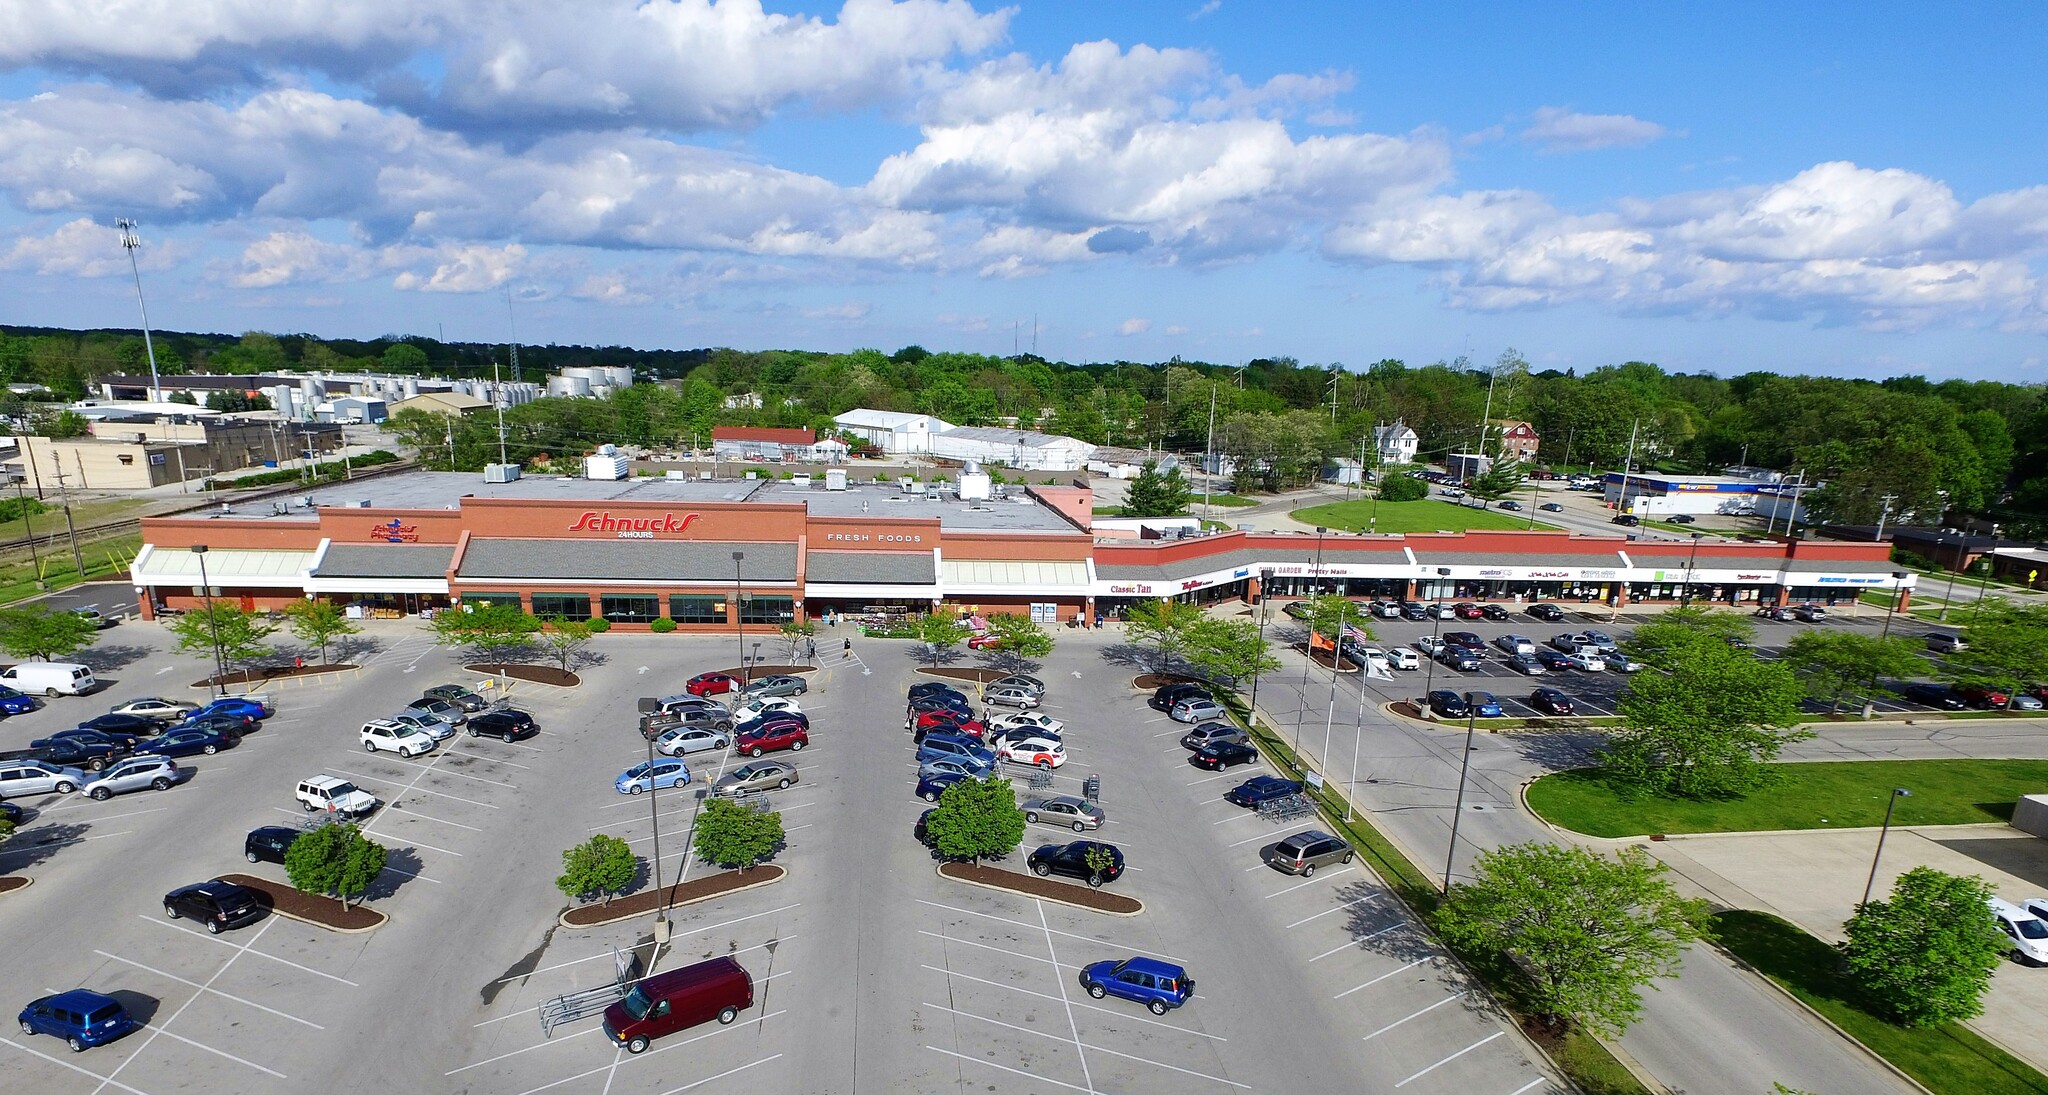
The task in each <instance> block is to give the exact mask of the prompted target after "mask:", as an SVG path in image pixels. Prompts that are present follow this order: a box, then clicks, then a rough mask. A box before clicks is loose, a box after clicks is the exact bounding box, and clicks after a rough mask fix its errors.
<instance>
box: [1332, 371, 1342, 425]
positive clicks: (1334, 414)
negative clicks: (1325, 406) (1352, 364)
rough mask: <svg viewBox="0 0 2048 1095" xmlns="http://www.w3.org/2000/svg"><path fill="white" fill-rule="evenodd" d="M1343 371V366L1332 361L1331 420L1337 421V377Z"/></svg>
mask: <svg viewBox="0 0 2048 1095" xmlns="http://www.w3.org/2000/svg"><path fill="white" fill-rule="evenodd" d="M1341 372H1342V370H1341V367H1340V366H1338V365H1337V364H1336V363H1335V362H1332V363H1331V365H1330V421H1332V422H1335V421H1337V379H1338V376H1339V375H1340V374H1341Z"/></svg>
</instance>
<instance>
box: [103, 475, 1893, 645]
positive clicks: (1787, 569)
mask: <svg viewBox="0 0 2048 1095" xmlns="http://www.w3.org/2000/svg"><path fill="white" fill-rule="evenodd" d="M1092 502H1093V494H1092V492H1091V491H1090V490H1088V489H1087V487H1086V486H1084V485H1075V486H1065V487H1029V488H1016V487H1013V488H1009V490H1008V491H1007V492H1003V491H1001V490H998V491H997V492H996V495H995V496H994V497H988V498H968V499H965V500H963V499H961V498H960V497H959V496H958V495H957V493H955V492H953V491H952V490H951V489H950V485H948V487H947V489H945V490H943V491H942V490H941V489H939V488H937V487H933V486H929V485H925V484H915V483H908V484H906V483H901V482H896V481H890V482H886V483H882V482H876V483H859V482H856V483H851V484H848V485H847V486H846V487H845V489H836V490H833V489H826V484H825V483H823V482H813V483H803V482H800V481H799V482H791V481H776V480H767V479H748V480H703V479H685V478H637V479H625V480H617V481H603V480H588V479H560V478H551V477H550V478H526V479H520V480H515V481H513V482H510V483H486V482H483V481H482V480H481V479H480V478H479V477H478V476H475V475H470V474H464V473H453V472H405V473H400V474H397V475H391V476H385V477H380V478H373V479H366V480H362V481H358V482H355V483H347V484H336V485H332V486H330V487H327V488H324V489H323V490H321V491H317V492H315V493H314V494H313V495H312V496H310V497H293V498H290V499H285V500H279V501H275V502H271V501H265V502H261V503H250V504H244V505H242V506H239V507H232V506H224V507H222V508H221V509H220V510H219V511H218V512H214V513H209V514H206V515H204V516H183V517H167V518H145V519H144V520H143V522H142V531H143V542H144V544H143V548H142V550H141V552H140V554H138V555H137V557H136V560H135V564H134V567H133V570H132V572H131V574H132V579H133V582H134V585H135V592H136V596H137V599H138V602H139V604H140V606H141V609H142V612H143V614H144V615H145V616H146V617H150V616H154V614H155V613H156V612H157V611H158V610H160V609H170V610H174V611H182V610H185V609H189V608H192V607H194V606H195V605H197V604H198V603H200V601H201V599H202V597H203V596H204V595H205V594H206V593H207V591H208V590H207V587H209V586H210V587H211V593H212V596H214V597H215V598H224V599H227V600H228V601H229V602H230V603H237V604H240V605H241V606H242V607H243V608H246V609H250V610H272V609H278V608H282V607H284V606H285V605H287V604H289V603H291V602H293V601H296V600H299V599H302V598H321V599H326V600H331V601H333V602H335V603H336V604H339V605H342V606H344V607H346V608H348V609H349V610H350V612H351V614H352V615H361V616H407V615H417V614H421V613H423V612H430V611H436V610H440V609H444V608H448V607H450V606H455V605H462V604H471V605H475V604H482V603H487V602H514V603H518V604H520V605H521V606H522V607H524V608H525V609H526V610H527V611H529V612H532V613H534V614H535V615H540V616H550V615H560V616H563V617H568V618H584V617H592V616H601V617H603V618H605V619H607V620H609V621H610V622H611V623H613V624H614V625H616V626H619V627H621V628H626V629H639V628H645V627H646V626H647V625H648V624H650V623H651V622H653V621H654V620H656V619H659V618H664V617H666V618H668V619H672V620H674V621H675V622H676V624H677V625H678V628H679V629H680V630H685V631H707V630H715V629H719V628H730V627H732V626H734V625H735V624H767V625H774V624H778V623H781V622H782V621H785V620H790V619H801V618H813V617H819V616H822V615H824V614H826V613H828V612H831V613H836V614H840V615H860V614H867V613H878V612H879V613H912V612H922V611H927V610H929V609H931V608H932V607H933V606H935V605H941V606H950V607H954V608H958V609H962V610H969V611H973V612H976V613H980V614H987V613H991V612H1016V613H1029V614H1031V615H1033V616H1034V617H1036V618H1038V619H1040V620H1041V621H1046V622H1051V621H1055V620H1058V621H1068V620H1083V621H1086V620H1092V619H1093V618H1095V617H1096V616H1097V615H1102V616H1115V615H1117V614H1118V613H1119V611H1120V610H1121V609H1122V608H1124V607H1127V606H1129V605H1131V604H1133V603H1136V602H1138V601H1141V600H1147V599H1156V598H1161V597H1170V598H1176V599H1181V600H1188V601H1196V602H1210V601H1216V600H1222V599H1243V600H1247V601H1250V600H1255V599H1257V598H1259V597H1260V596H1261V594H1262V586H1263V587H1264V591H1270V592H1271V593H1272V594H1273V595H1275V596H1303V595H1306V594H1309V593H1311V592H1316V591H1326V592H1334V593H1343V594H1347V595H1351V596H1361V597H1363V596H1381V597H1397V598H1407V599H1416V600H1435V599H1448V598H1457V599H1473V600H1479V599H1493V600H1513V599H1517V598H1521V599H1544V600H1580V601H1588V602H1592V601H1598V602H1602V603H1614V604H1622V603H1630V602H1636V601H1667V600H1677V599H1679V598H1680V597H1681V596H1684V595H1685V591H1686V590H1687V589H1688V588H1690V590H1691V596H1692V597H1693V598H1694V599H1709V600H1713V601H1717V602H1722V603H1727V604H1736V605H1741V604H1745V603H1755V604H1764V603H1785V602H1788V601H1803V600H1817V601H1828V602H1830V603H1832V602H1833V601H1834V600H1835V599H1837V598H1854V597H1855V596H1856V595H1857V593H1858V591H1859V590H1862V589H1884V590H1891V589H1895V588H1901V587H1910V586H1911V584H1912V579H1911V577H1910V576H1905V575H1903V574H1902V573H1901V572H1897V571H1895V569H1894V567H1893V566H1892V564H1891V562H1890V560H1889V558H1888V555H1887V551H1886V548H1885V545H1882V544H1857V543H1835V542H1822V541H1793V542H1789V543H1786V542H1779V541H1768V542H1759V543H1743V542H1737V541H1722V540H1713V539H1709V540H1705V541H1703V542H1702V541H1694V540H1690V539H1688V540H1682V541H1681V540H1641V539H1629V538H1624V537H1621V536H1583V535H1577V534H1571V533H1564V532H1473V533H1466V534H1456V533H1436V534H1429V535H1405V536H1402V535H1393V536H1358V535H1349V534H1338V533H1331V534H1327V535H1314V534H1307V533H1253V532H1228V533H1219V534H1214V535H1209V536H1200V537H1192V538H1188V539H1181V540H1165V541H1160V540H1155V541H1139V542H1132V541H1128V540H1125V541H1119V542H1108V541H1100V542H1099V541H1097V540H1096V538H1095V537H1094V536H1092V535H1091V534H1090V533H1089V532H1088V527H1089V522H1090V517H1091V509H1092ZM202 572H203V583H204V584H202ZM1269 572H1270V573H1269Z"/></svg>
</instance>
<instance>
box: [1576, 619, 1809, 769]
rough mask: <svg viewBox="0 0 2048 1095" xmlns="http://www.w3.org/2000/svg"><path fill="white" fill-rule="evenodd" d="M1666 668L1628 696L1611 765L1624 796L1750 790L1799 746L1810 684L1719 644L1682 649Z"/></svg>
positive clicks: (1638, 680)
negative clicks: (1787, 752) (1801, 718)
mask: <svg viewBox="0 0 2048 1095" xmlns="http://www.w3.org/2000/svg"><path fill="white" fill-rule="evenodd" d="M1665 668H1666V669H1667V670H1668V672H1665V673H1640V674H1637V675H1636V677H1635V678H1634V679H1633V680H1631V681H1630V682H1629V686H1628V690H1627V691H1625V692H1624V693H1622V696H1621V702H1620V704H1619V705H1618V708H1617V711H1616V713H1617V714H1619V715H1620V716H1621V719H1622V726H1621V728H1620V729H1618V730H1616V731H1615V732H1614V734H1613V735H1612V736H1611V737H1610V738H1609V739H1608V744H1607V749H1606V754H1605V763H1606V765H1607V767H1608V770H1609V772H1610V774H1611V775H1612V777H1613V778H1614V779H1615V781H1616V783H1617V785H1618V788H1619V789H1620V790H1621V791H1622V792H1623V793H1624V794H1672V795H1682V796H1687V797H1694V798H1697V797H1704V796H1709V795H1731V794H1745V793H1747V792H1749V791H1751V790H1754V789H1756V788H1757V787H1759V786H1761V785H1762V784H1763V782H1764V780H1765V779H1766V778H1767V777H1768V775H1769V773H1770V769H1769V768H1768V767H1766V766H1767V765H1768V764H1770V762H1772V761H1773V760H1776V759H1777V756H1778V752H1779V751H1780V750H1781V749H1783V748H1784V747H1785V746H1786V745H1788V744H1790V743H1791V742H1795V741H1800V740H1802V739H1805V738H1808V737H1811V736H1812V734H1811V733H1810V732H1805V731H1795V730H1792V729H1790V727H1792V726H1793V725H1794V724H1795V723H1796V721H1797V720H1798V718H1799V702H1800V699H1801V698H1802V696H1801V693H1802V689H1801V688H1800V685H1799V681H1798V679H1797V678H1795V677H1794V676H1793V675H1792V671H1791V670H1789V669H1787V668H1785V666H1784V665H1782V664H1780V663H1778V662H1767V661H1763V660H1761V659H1759V658H1757V657H1754V656H1753V655H1751V654H1749V653H1748V652H1747V651H1743V650H1737V649H1734V648H1733V647H1730V646H1728V645H1727V644H1726V643H1722V642H1718V641H1714V642H1707V643H1700V644H1695V645H1693V646H1690V647H1678V648H1675V652H1673V653H1671V654H1670V655H1669V657H1668V659H1667V664H1666V666H1665Z"/></svg>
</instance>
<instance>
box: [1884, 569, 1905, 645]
mask: <svg viewBox="0 0 2048 1095" xmlns="http://www.w3.org/2000/svg"><path fill="white" fill-rule="evenodd" d="M1905 582H1906V572H1905V571H1903V570H1894V571H1892V603H1890V604H1888V605H1886V606H1884V630H1883V631H1880V632H1878V635H1877V637H1878V638H1880V639H1889V638H1891V635H1892V616H1893V615H1894V614H1895V613H1897V612H1898V611H1899V602H1900V601H1901V600H1903V599H1904V598H1905V596H1906V585H1905Z"/></svg>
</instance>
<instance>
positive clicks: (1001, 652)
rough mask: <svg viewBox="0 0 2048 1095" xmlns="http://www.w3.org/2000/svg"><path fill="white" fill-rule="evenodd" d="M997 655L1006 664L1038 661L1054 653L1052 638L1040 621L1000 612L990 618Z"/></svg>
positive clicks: (989, 626)
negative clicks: (1040, 624)
mask: <svg viewBox="0 0 2048 1095" xmlns="http://www.w3.org/2000/svg"><path fill="white" fill-rule="evenodd" d="M988 630H989V634H990V635H992V636H994V637H995V639H996V654H997V656H998V657H999V658H1000V659H1001V660H1003V661H1006V662H1019V661H1026V660H1036V659H1039V658H1043V657H1045V656H1046V655H1047V654H1050V653H1052V636H1051V635H1049V634H1047V633H1046V630H1045V628H1043V627H1040V626H1039V624H1038V621H1036V620H1033V619H1032V618H1031V617H1029V616H1026V615H1024V614H1023V613H1021V612H998V613H996V614H994V615H992V616H990V617H989V618H988Z"/></svg>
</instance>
